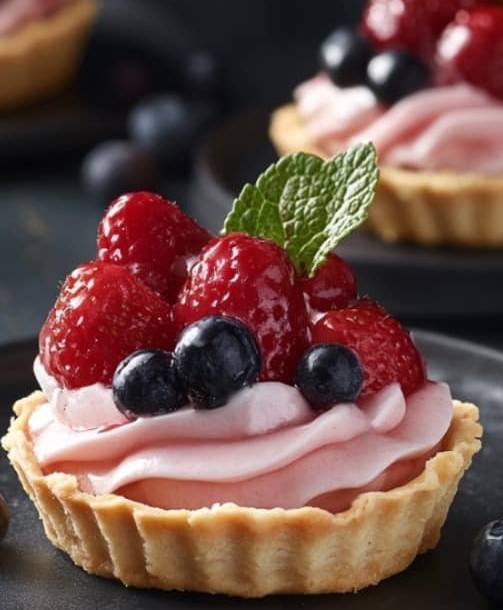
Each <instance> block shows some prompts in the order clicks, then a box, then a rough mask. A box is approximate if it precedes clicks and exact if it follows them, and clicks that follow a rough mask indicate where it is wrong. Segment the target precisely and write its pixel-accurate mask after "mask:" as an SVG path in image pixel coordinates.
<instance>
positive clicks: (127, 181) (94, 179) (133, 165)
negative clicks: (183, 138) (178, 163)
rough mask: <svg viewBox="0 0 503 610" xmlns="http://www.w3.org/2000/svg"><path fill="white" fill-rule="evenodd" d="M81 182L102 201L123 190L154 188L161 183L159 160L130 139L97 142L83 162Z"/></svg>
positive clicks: (104, 202)
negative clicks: (129, 140)
mask: <svg viewBox="0 0 503 610" xmlns="http://www.w3.org/2000/svg"><path fill="white" fill-rule="evenodd" d="M81 173H82V182H83V184H84V186H85V188H86V189H87V190H88V191H89V193H91V194H92V195H93V196H94V197H95V198H96V199H97V200H99V202H100V204H102V205H105V204H106V203H107V202H108V201H110V200H111V199H113V198H114V197H117V196H118V195H120V194H121V193H127V192H128V191H139V190H141V189H155V188H157V185H158V183H159V169H158V166H157V162H156V161H155V160H154V159H153V157H152V156H151V155H150V154H149V153H148V152H147V151H145V150H143V149H141V148H139V147H138V146H136V145H135V144H132V143H131V142H124V141H120V140H116V141H115V140H114V141H111V142H104V143H102V144H98V146H96V148H93V150H91V152H90V153H89V154H88V155H87V156H86V158H85V159H84V161H83V163H82V170H81Z"/></svg>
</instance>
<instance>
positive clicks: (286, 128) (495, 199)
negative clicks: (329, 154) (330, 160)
mask: <svg viewBox="0 0 503 610" xmlns="http://www.w3.org/2000/svg"><path fill="white" fill-rule="evenodd" d="M270 137H271V139H272V141H273V143H274V145H275V147H276V149H277V150H278V152H279V153H280V154H281V155H284V154H289V153H293V152H298V151H304V152H311V153H314V154H317V155H319V156H321V157H326V154H325V153H324V152H323V150H321V149H319V148H318V147H317V146H316V145H314V144H313V143H312V142H311V141H310V138H309V134H308V133H307V131H306V129H305V127H304V125H303V122H302V119H301V117H300V115H299V113H298V111H297V108H296V106H295V104H288V105H285V106H282V107H281V108H279V109H277V110H276V111H275V112H274V113H273V116H272V120H271V125H270ZM365 226H366V228H367V229H368V230H369V231H372V232H373V233H376V234H377V235H379V236H380V237H381V238H382V239H384V240H385V241H388V242H397V241H410V242H415V243H419V244H423V245H427V246H433V245H453V246H471V247H483V248H492V247H499V246H503V177H499V176H485V175H482V174H477V173H457V172H454V171H418V170H407V169H401V168H394V167H389V166H385V167H381V171H380V180H379V185H378V189H377V194H376V197H375V200H374V202H373V204H372V206H371V207H370V209H369V217H368V221H367V223H366V225H365Z"/></svg>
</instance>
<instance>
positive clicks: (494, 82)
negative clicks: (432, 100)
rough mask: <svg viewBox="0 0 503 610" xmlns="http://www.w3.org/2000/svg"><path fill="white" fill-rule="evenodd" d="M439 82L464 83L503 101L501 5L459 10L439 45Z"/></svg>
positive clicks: (502, 7)
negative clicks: (470, 84) (479, 88)
mask: <svg viewBox="0 0 503 610" xmlns="http://www.w3.org/2000/svg"><path fill="white" fill-rule="evenodd" d="M437 63H438V66H439V79H440V81H441V82H446V83H450V82H455V81H457V80H466V81H468V82H469V83H472V84H473V85H476V86H478V87H482V88H483V89H485V90H486V91H488V92H489V93H491V94H492V95H494V96H495V97H498V98H500V99H503V6H492V5H481V6H478V7H475V8H473V9H471V10H467V11H460V12H459V13H458V14H457V15H456V19H455V20H454V22H453V23H452V24H451V25H449V26H448V27H447V29H446V30H445V32H444V33H443V35H442V37H441V39H440V41H439V43H438V53H437Z"/></svg>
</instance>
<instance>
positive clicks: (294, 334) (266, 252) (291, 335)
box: [175, 233, 308, 383]
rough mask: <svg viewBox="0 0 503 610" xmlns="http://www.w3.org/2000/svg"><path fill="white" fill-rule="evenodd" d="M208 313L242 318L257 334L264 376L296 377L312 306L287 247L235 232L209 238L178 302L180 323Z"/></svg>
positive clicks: (275, 378)
mask: <svg viewBox="0 0 503 610" xmlns="http://www.w3.org/2000/svg"><path fill="white" fill-rule="evenodd" d="M208 315H228V316H232V317H235V318H238V319H239V320H241V321H242V322H244V323H245V324H246V325H248V327H249V329H250V330H251V331H252V332H253V333H254V334H255V337H256V339H257V341H258V343H259V346H260V350H261V356H262V369H261V379H262V380H279V381H284V382H287V383H289V382H291V381H292V378H293V374H294V371H295V367H296V366H297V362H298V361H299V358H300V356H301V354H302V352H303V350H304V348H305V347H306V345H307V324H308V322H307V312H306V307H305V304H304V298H303V295H302V291H301V289H300V286H299V284H298V282H297V279H296V275H295V271H294V268H293V265H292V263H291V262H290V260H289V258H288V256H287V254H286V252H285V251H284V250H283V249H282V248H280V247H279V246H277V245H276V244H274V243H273V242H271V241H268V240H263V239H258V238H254V237H250V236H249V235H245V234H242V233H231V234H229V235H227V236H225V237H223V238H221V239H216V240H213V241H212V242H210V243H209V244H208V245H207V246H206V248H205V249H204V250H203V252H202V254H201V256H200V258H199V261H198V262H197V263H196V264H195V265H194V267H193V268H192V270H191V272H190V274H189V277H188V279H187V282H186V284H185V286H184V288H183V290H182V292H181V294H180V298H179V301H178V303H177V304H176V305H175V318H176V324H177V328H179V329H181V328H184V327H185V326H187V325H188V324H191V323H192V322H195V321H196V320H199V319H201V318H203V317H205V316H208Z"/></svg>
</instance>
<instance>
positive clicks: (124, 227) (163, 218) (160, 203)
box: [98, 192, 211, 303]
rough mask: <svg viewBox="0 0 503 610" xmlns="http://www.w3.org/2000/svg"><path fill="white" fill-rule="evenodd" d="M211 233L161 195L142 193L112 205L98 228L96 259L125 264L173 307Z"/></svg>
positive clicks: (125, 197)
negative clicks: (192, 260) (193, 260)
mask: <svg viewBox="0 0 503 610" xmlns="http://www.w3.org/2000/svg"><path fill="white" fill-rule="evenodd" d="M210 238H211V236H210V234H209V233H208V232H207V231H206V230H205V229H203V228H202V227H200V226H199V225H198V224H197V223H196V222H195V221H194V220H192V219H191V218H189V217H188V216H186V215H185V214H184V213H183V212H182V211H181V210H180V209H179V208H178V207H177V206H176V205H175V204H174V203H172V202H171V201H168V200H167V199H163V198H162V197H161V196H160V195H155V194H153V193H146V192H139V193H129V194H127V195H122V197H119V198H118V199H116V200H115V201H113V202H112V204H111V205H110V207H109V208H108V210H107V212H106V214H105V216H104V217H103V220H102V221H101V223H100V226H99V228H98V252H99V254H98V256H99V259H100V260H102V261H105V262H107V263H116V264H118V265H124V266H125V267H127V268H128V269H129V271H130V272H131V273H133V274H134V275H136V276H137V277H138V278H139V279H140V280H141V281H142V282H143V283H144V284H146V285H147V286H149V287H150V288H152V290H155V291H156V292H157V293H159V294H160V295H161V296H162V297H163V298H164V299H166V300H167V301H169V302H170V303H173V302H174V301H175V300H176V297H177V295H178V292H179V290H180V288H181V287H182V285H183V282H184V281H185V279H186V277H187V266H188V264H190V262H191V259H192V258H193V257H194V256H196V255H197V254H199V252H200V250H201V248H202V247H203V246H204V245H205V244H206V243H207V242H208V241H209V240H210Z"/></svg>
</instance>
